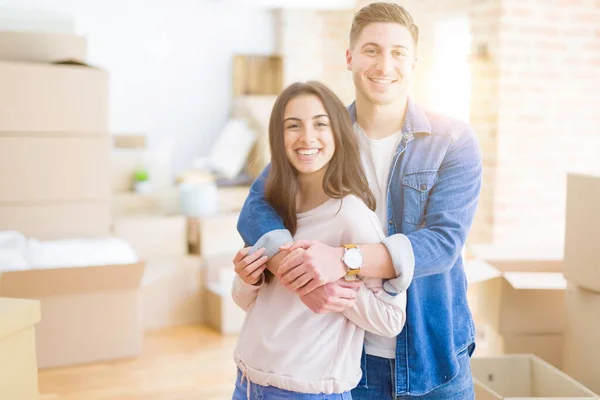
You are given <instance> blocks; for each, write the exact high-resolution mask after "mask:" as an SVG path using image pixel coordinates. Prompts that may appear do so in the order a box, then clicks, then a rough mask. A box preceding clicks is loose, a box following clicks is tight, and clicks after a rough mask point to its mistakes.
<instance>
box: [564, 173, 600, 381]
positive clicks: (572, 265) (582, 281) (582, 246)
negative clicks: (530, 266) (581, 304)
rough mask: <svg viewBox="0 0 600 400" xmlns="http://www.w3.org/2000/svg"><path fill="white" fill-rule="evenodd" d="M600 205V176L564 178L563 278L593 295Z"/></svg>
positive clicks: (598, 278) (598, 284)
mask: <svg viewBox="0 0 600 400" xmlns="http://www.w3.org/2000/svg"><path fill="white" fill-rule="evenodd" d="M599 204H600V176H588V175H578V174H569V175H568V176H567V214H566V228H565V250H564V251H565V267H564V274H565V278H567V280H568V281H570V282H573V283H575V284H577V285H579V286H581V287H584V288H587V289H590V290H594V291H596V292H600V247H599V246H598V238H599V237H600V209H599V208H598V205H599ZM599 379H600V378H599Z"/></svg>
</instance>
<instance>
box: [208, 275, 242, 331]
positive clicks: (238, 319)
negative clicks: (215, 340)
mask: <svg viewBox="0 0 600 400" xmlns="http://www.w3.org/2000/svg"><path fill="white" fill-rule="evenodd" d="M203 291H204V299H203V301H204V321H205V323H206V325H208V326H210V327H211V328H213V329H215V330H216V331H218V332H220V333H221V334H222V335H226V336H228V335H237V334H238V333H240V331H241V329H242V325H243V324H244V319H245V318H246V313H245V312H244V310H242V309H241V308H239V307H238V305H237V304H235V302H234V301H233V298H232V297H231V291H225V290H223V289H222V288H220V287H218V286H216V285H209V286H205V287H204V288H203Z"/></svg>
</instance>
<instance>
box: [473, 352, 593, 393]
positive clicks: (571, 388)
mask: <svg viewBox="0 0 600 400" xmlns="http://www.w3.org/2000/svg"><path fill="white" fill-rule="evenodd" d="M471 371H472V373H473V380H474V381H475V398H476V399H477V400H496V399H514V400H517V399H518V400H526V399H542V398H543V399H548V398H553V399H554V398H556V399H561V400H575V399H589V400H592V399H593V400H597V399H598V395H596V394H594V393H593V392H592V391H591V390H589V389H588V388H586V387H585V386H583V385H582V384H581V383H579V382H577V381H576V380H574V379H573V378H571V377H569V376H568V375H566V374H564V373H563V372H561V371H560V370H558V369H557V368H555V367H553V366H551V365H550V364H548V363H546V362H544V361H542V360H541V359H540V358H538V357H536V356H534V355H510V356H498V357H473V358H472V359H471Z"/></svg>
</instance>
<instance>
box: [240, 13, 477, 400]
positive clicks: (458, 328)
mask: <svg viewBox="0 0 600 400" xmlns="http://www.w3.org/2000/svg"><path fill="white" fill-rule="evenodd" d="M417 42H418V29H417V27H416V25H415V24H414V23H413V20H412V18H411V16H410V14H408V12H407V11H406V10H405V9H403V8H402V7H400V6H398V5H396V4H393V3H373V4H370V5H368V6H366V7H364V8H362V9H361V10H360V11H359V12H358V13H357V14H356V15H355V17H354V21H353V24H352V28H351V31H350V43H349V49H348V50H347V52H346V60H347V66H348V70H349V71H351V72H352V75H353V80H354V85H355V89H356V90H355V94H356V100H355V102H354V103H353V104H352V105H351V106H350V107H349V108H348V109H346V108H344V106H343V104H342V103H341V101H340V100H339V99H338V98H337V97H336V96H335V95H334V94H333V93H332V92H331V91H330V90H329V89H327V88H326V87H325V86H323V85H322V84H320V83H317V82H308V83H295V84H293V85H291V86H290V87H288V88H286V89H285V90H284V91H283V92H282V93H281V95H280V96H279V97H278V99H277V101H276V103H275V106H274V108H273V112H272V115H271V120H270V124H269V140H270V146H271V156H272V161H271V165H270V166H268V167H267V168H266V169H265V170H264V171H263V173H262V174H261V176H260V177H259V178H258V179H257V180H256V181H255V182H254V184H253V186H252V188H251V192H250V195H249V197H248V199H247V200H246V203H245V205H244V208H243V210H242V212H241V215H240V220H239V223H238V230H239V232H240V234H241V235H242V237H243V239H244V241H245V242H246V243H247V244H248V245H252V247H247V248H244V249H242V250H240V252H238V254H237V255H236V257H235V259H234V264H235V268H236V272H237V275H236V278H235V282H234V286H233V293H232V294H233V297H234V299H235V301H236V303H237V304H238V305H239V306H240V307H242V308H244V309H245V310H246V311H247V315H246V320H245V322H244V326H243V328H242V332H241V333H240V337H239V341H238V345H237V347H236V349H235V354H234V358H235V361H236V364H237V366H238V377H237V380H236V388H235V391H234V394H233V399H234V400H242V399H243V400H255V399H263V400H271V399H273V400H275V399H278V400H279V399H303V400H312V399H354V400H363V399H364V400H371V399H377V400H388V399H389V400H391V399H421V400H429V399H449V400H450V399H451V400H455V399H456V400H458V399H461V400H462V399H465V400H469V399H473V398H474V394H473V381H472V378H471V371H470V368H469V361H470V356H471V354H472V352H473V349H474V346H475V344H474V336H475V332H474V326H473V321H472V318H471V313H470V310H469V307H468V304H467V298H466V290H467V283H466V278H465V273H464V270H463V261H462V258H461V250H462V248H463V245H464V244H465V240H466V238H467V234H468V232H469V229H470V226H471V223H472V220H473V216H474V213H475V209H476V206H477V201H478V197H479V191H480V187H481V170H482V166H481V157H480V152H479V147H478V143H477V139H476V136H475V133H474V132H473V130H472V129H471V128H470V127H469V126H468V125H467V124H465V123H462V122H459V121H456V120H454V119H451V118H447V117H443V116H439V115H435V114H432V113H430V112H428V111H425V110H423V109H422V108H420V107H419V106H418V105H417V104H415V103H414V102H413V101H412V99H411V98H410V97H409V96H408V92H409V87H410V84H411V81H412V74H413V70H414V68H415V64H416V48H417Z"/></svg>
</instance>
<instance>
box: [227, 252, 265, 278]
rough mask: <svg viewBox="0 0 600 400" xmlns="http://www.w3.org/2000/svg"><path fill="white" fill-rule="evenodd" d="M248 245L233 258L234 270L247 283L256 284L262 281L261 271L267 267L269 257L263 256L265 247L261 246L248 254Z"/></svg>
mask: <svg viewBox="0 0 600 400" xmlns="http://www.w3.org/2000/svg"><path fill="white" fill-rule="evenodd" d="M249 251H250V247H245V248H243V249H241V250H240V251H238V252H237V254H236V255H235V257H234V258H233V264H234V265H235V272H236V274H238V275H239V276H240V278H241V279H242V280H243V281H244V282H246V283H247V284H249V285H257V284H259V283H260V282H261V281H262V276H263V272H264V271H265V268H267V261H268V260H269V257H267V256H263V254H264V252H265V249H264V248H261V249H258V250H257V251H255V252H254V253H252V254H250V255H248V252H249Z"/></svg>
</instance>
